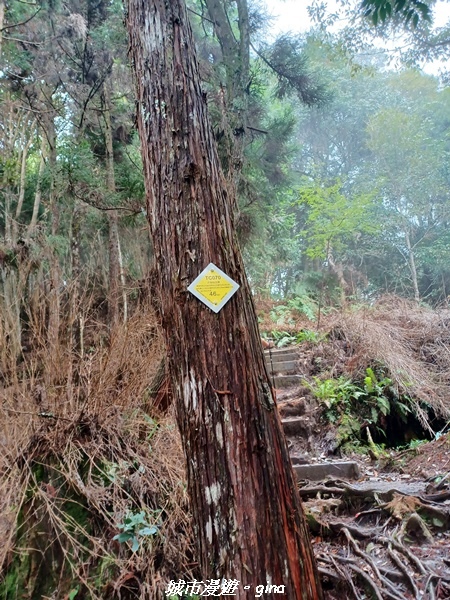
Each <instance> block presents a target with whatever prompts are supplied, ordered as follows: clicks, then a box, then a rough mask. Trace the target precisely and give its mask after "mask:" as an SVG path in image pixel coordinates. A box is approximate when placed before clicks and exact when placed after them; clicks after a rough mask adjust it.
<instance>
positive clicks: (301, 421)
mask: <svg viewBox="0 0 450 600" xmlns="http://www.w3.org/2000/svg"><path fill="white" fill-rule="evenodd" d="M264 354H265V359H266V366H267V369H268V371H269V374H270V377H271V380H272V385H273V386H274V388H275V389H276V390H278V392H279V400H278V410H279V413H280V417H281V423H282V425H283V430H284V433H285V435H286V438H287V441H288V446H289V447H291V448H292V447H295V439H296V438H300V439H303V440H305V439H308V437H309V435H310V433H311V421H312V419H311V412H310V409H309V407H308V406H307V403H306V400H305V398H303V397H301V396H300V393H299V392H300V390H299V389H298V388H299V387H300V386H301V384H302V375H301V373H300V362H299V359H300V356H299V352H298V350H297V349H296V348H295V347H292V346H291V347H288V348H272V349H267V350H265V351H264ZM290 456H291V461H292V466H293V469H294V471H295V473H296V475H297V477H298V479H299V481H300V480H310V481H321V480H323V479H326V478H327V477H334V478H338V479H357V478H359V476H360V473H359V467H358V464H357V463H356V462H353V461H341V460H336V459H334V460H333V459H328V460H321V461H320V462H319V461H317V462H312V461H310V459H309V458H307V457H305V456H303V455H301V454H299V453H296V452H291V455H290Z"/></svg>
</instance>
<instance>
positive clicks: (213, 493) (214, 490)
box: [205, 483, 221, 505]
mask: <svg viewBox="0 0 450 600" xmlns="http://www.w3.org/2000/svg"><path fill="white" fill-rule="evenodd" d="M220 493H221V489H220V484H219V483H213V484H211V485H210V486H209V487H206V488H205V498H206V502H207V503H208V504H209V505H211V504H217V502H218V500H219V498H220Z"/></svg>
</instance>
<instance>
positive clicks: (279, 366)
mask: <svg viewBox="0 0 450 600" xmlns="http://www.w3.org/2000/svg"><path fill="white" fill-rule="evenodd" d="M266 365H267V368H268V370H269V373H284V374H286V373H290V372H292V371H297V370H298V361H297V360H284V361H277V362H273V363H270V362H266Z"/></svg>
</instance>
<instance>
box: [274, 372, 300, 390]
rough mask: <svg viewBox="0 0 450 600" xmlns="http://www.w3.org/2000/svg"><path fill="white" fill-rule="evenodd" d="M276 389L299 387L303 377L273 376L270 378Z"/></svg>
mask: <svg viewBox="0 0 450 600" xmlns="http://www.w3.org/2000/svg"><path fill="white" fill-rule="evenodd" d="M272 379H273V383H274V386H275V388H276V389H284V388H288V387H293V386H294V385H301V383H302V381H303V377H302V376H301V375H275V377H271V380H272Z"/></svg>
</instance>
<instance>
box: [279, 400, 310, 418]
mask: <svg viewBox="0 0 450 600" xmlns="http://www.w3.org/2000/svg"><path fill="white" fill-rule="evenodd" d="M306 409H307V404H306V400H305V398H292V399H291V400H286V401H285V402H278V412H279V413H280V416H281V417H282V418H284V417H299V416H301V415H304V414H305V413H306Z"/></svg>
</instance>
